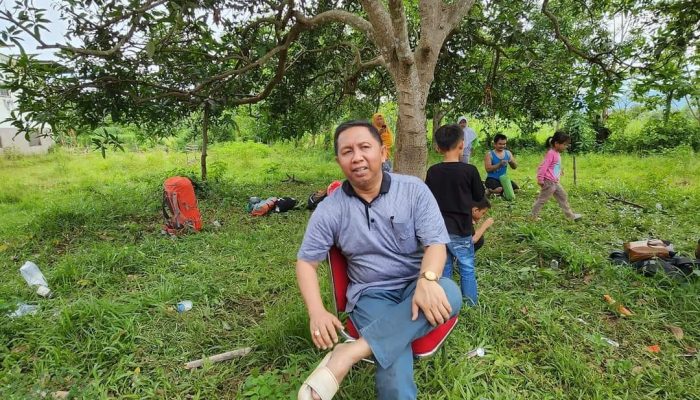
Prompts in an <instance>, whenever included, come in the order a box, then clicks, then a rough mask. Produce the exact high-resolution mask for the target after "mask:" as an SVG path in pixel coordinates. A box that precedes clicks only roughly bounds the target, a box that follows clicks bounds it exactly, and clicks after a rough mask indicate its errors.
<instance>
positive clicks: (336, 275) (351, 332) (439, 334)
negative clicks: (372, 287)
mask: <svg viewBox="0 0 700 400" xmlns="http://www.w3.org/2000/svg"><path fill="white" fill-rule="evenodd" d="M328 264H330V267H331V274H330V275H331V285H332V286H333V303H334V307H335V313H336V315H338V313H341V312H344V311H345V305H346V304H347V302H348V299H347V289H348V284H349V283H350V278H349V277H348V262H347V260H346V259H345V256H344V255H343V253H341V252H340V249H338V248H337V247H335V246H333V247H331V249H330V251H329V252H328ZM456 325H457V316H456V315H455V316H454V317H452V318H450V319H449V320H448V321H446V322H444V323H442V324H440V325H438V326H437V327H435V329H433V330H432V331H430V332H428V333H427V334H426V335H425V336H422V337H420V338H418V339H416V340H414V341H413V343H411V348H412V349H413V356H414V357H418V358H422V357H428V356H430V355H432V354H434V353H435V352H436V351H438V349H439V348H440V346H441V345H442V343H443V342H444V341H445V339H447V336H448V335H449V334H450V332H452V329H454V327H455V326H456ZM341 334H342V335H343V336H344V339H345V340H357V339H358V338H359V337H360V334H359V333H358V332H357V329H356V328H355V325H353V323H352V321H351V320H350V318H347V320H346V321H345V330H344V331H342V332H341Z"/></svg>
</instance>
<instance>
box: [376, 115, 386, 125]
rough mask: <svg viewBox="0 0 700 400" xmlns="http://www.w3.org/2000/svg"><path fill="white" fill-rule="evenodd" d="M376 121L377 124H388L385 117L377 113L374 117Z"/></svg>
mask: <svg viewBox="0 0 700 400" xmlns="http://www.w3.org/2000/svg"><path fill="white" fill-rule="evenodd" d="M374 121H375V126H386V122H385V121H384V117H382V116H381V115H377V116H376V117H374Z"/></svg>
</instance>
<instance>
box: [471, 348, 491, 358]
mask: <svg viewBox="0 0 700 400" xmlns="http://www.w3.org/2000/svg"><path fill="white" fill-rule="evenodd" d="M485 355H486V350H485V349H484V348H483V347H477V348H476V349H474V350H472V351H470V352H469V353H467V358H474V357H479V358H481V357H483V356H485Z"/></svg>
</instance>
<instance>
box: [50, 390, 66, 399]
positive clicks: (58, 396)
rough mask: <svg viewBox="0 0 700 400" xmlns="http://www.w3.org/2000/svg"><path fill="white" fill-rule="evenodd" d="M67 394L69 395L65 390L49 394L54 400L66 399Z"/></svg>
mask: <svg viewBox="0 0 700 400" xmlns="http://www.w3.org/2000/svg"><path fill="white" fill-rule="evenodd" d="M68 394H69V392H67V391H65V390H58V391H56V392H53V393H51V397H52V398H53V399H54V400H63V399H67V398H68Z"/></svg>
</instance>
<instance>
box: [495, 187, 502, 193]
mask: <svg viewBox="0 0 700 400" xmlns="http://www.w3.org/2000/svg"><path fill="white" fill-rule="evenodd" d="M493 192H494V193H496V194H499V193H503V188H502V187H497V188H495V189H493Z"/></svg>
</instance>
